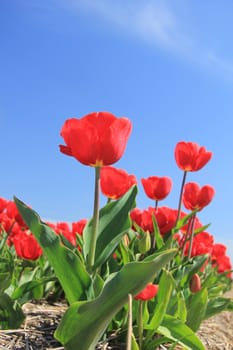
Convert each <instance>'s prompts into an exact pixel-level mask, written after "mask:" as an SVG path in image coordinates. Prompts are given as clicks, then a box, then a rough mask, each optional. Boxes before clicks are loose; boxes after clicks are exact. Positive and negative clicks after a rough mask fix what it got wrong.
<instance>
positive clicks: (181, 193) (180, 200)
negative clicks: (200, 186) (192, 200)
mask: <svg viewBox="0 0 233 350" xmlns="http://www.w3.org/2000/svg"><path fill="white" fill-rule="evenodd" d="M186 176H187V171H186V170H185V171H184V175H183V180H182V184H181V189H180V198H179V204H178V212H177V218H176V225H177V222H178V221H179V219H180V212H181V205H182V196H183V191H184V184H185V181H186ZM176 225H175V226H176Z"/></svg>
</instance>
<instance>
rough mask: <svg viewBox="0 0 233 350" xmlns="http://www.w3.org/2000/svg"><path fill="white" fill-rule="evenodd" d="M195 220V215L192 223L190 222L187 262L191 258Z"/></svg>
mask: <svg viewBox="0 0 233 350" xmlns="http://www.w3.org/2000/svg"><path fill="white" fill-rule="evenodd" d="M195 218H196V214H194V215H193V217H192V222H191V227H190V234H189V237H190V239H189V250H188V260H189V259H190V258H191V255H192V248H193V236H194V223H195Z"/></svg>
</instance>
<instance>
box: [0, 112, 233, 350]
mask: <svg viewBox="0 0 233 350" xmlns="http://www.w3.org/2000/svg"><path fill="white" fill-rule="evenodd" d="M131 132H132V123H131V121H130V120H129V119H128V118H125V117H120V118H118V117H116V116H115V115H113V114H112V113H109V112H93V113H90V114H88V115H85V116H84V117H82V118H80V119H77V118H71V119H67V120H66V121H65V122H64V124H63V126H62V128H61V132H60V135H61V137H62V139H63V140H64V144H62V145H60V146H59V148H60V152H61V157H63V156H69V157H73V158H74V159H75V160H77V161H78V162H80V163H81V164H83V165H84V166H88V167H90V171H93V172H94V193H93V198H94V200H93V208H92V209H93V215H92V217H91V218H77V221H76V222H72V223H67V222H57V223H51V222H47V221H44V220H43V218H41V217H40V215H39V213H37V212H36V211H35V210H34V209H33V208H31V207H30V206H28V205H27V204H26V203H24V201H23V198H18V197H17V193H16V194H15V197H14V198H11V199H9V198H0V237H1V238H0V252H1V254H0V329H1V330H8V329H17V328H19V327H21V326H22V325H23V324H24V322H25V313H24V307H23V306H24V305H25V304H26V303H30V302H34V301H36V300H37V301H39V300H43V301H47V302H48V303H49V302H51V301H52V302H56V301H59V302H61V301H62V302H63V305H65V312H64V313H63V315H62V317H61V320H60V321H59V324H58V326H57V328H56V330H55V331H54V334H53V337H54V339H55V340H56V342H57V343H58V344H60V346H61V347H60V349H66V350H77V349H79V350H94V349H97V348H98V349H100V346H101V345H100V344H102V349H110V348H113V349H114V346H115V348H116V349H117V346H118V349H119V348H121V349H126V350H155V349H175V348H176V346H180V348H183V349H189V350H204V349H205V345H204V344H203V343H202V341H201V339H200V338H199V336H198V330H199V329H200V327H201V325H202V324H203V322H206V320H208V319H209V318H211V317H212V316H214V315H217V314H220V313H221V312H223V311H230V312H232V311H233V300H232V298H231V297H228V296H226V293H227V292H228V291H230V290H231V289H232V262H231V260H230V258H229V256H228V255H227V247H226V246H225V245H224V244H222V243H221V242H216V241H215V237H214V236H213V235H212V234H211V226H210V225H209V223H202V222H201V221H200V219H199V212H200V211H203V210H205V207H206V206H208V205H209V204H210V203H211V201H212V200H214V195H215V190H214V188H213V187H212V186H211V185H204V186H201V185H200V184H198V183H197V182H189V178H188V177H189V176H190V173H192V179H193V178H194V179H195V172H197V171H201V169H202V168H203V167H205V166H206V165H207V164H208V162H210V161H211V159H212V156H213V154H212V152H211V151H208V150H206V148H205V147H204V146H200V145H198V144H197V143H195V142H191V141H179V142H178V143H177V144H176V145H174V164H175V166H177V167H178V168H179V169H180V174H181V177H180V192H179V193H178V194H177V207H176V208H171V207H168V206H164V205H163V200H164V199H165V198H167V196H169V194H170V193H171V191H172V189H173V180H172V178H170V177H168V176H157V174H151V176H150V177H148V178H142V179H138V178H137V175H136V174H129V173H128V172H127V171H126V170H124V169H118V168H116V167H115V165H114V166H113V164H115V163H116V162H117V161H118V160H119V159H120V158H121V157H122V156H123V154H124V152H126V148H127V141H128V139H129V137H130V134H131ZM206 181H207V182H208V179H206ZM139 182H140V183H141V184H142V187H143V190H144V191H145V194H146V196H147V198H148V207H147V208H139V207H138V206H137V196H138V183H139ZM100 195H103V196H105V197H106V204H105V205H104V206H103V207H100ZM119 344H120V345H119ZM107 346H109V347H107ZM119 346H121V347H119ZM25 349H26V347H25Z"/></svg>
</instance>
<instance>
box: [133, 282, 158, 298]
mask: <svg viewBox="0 0 233 350" xmlns="http://www.w3.org/2000/svg"><path fill="white" fill-rule="evenodd" d="M158 290H159V286H158V285H157V284H152V283H149V284H147V286H146V287H145V288H144V289H143V290H142V291H141V292H140V293H138V294H137V295H136V296H135V297H134V299H135V300H143V301H145V300H150V299H152V298H154V297H155V296H156V295H157V293H158Z"/></svg>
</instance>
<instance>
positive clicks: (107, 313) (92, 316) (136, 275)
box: [55, 249, 176, 350]
mask: <svg viewBox="0 0 233 350" xmlns="http://www.w3.org/2000/svg"><path fill="white" fill-rule="evenodd" d="M175 253H176V250H174V249H171V250H168V251H163V252H161V253H160V255H158V256H157V257H156V258H155V259H154V260H152V261H149V262H144V261H141V262H132V263H128V264H126V265H125V266H123V268H122V269H121V270H120V271H119V272H117V273H114V274H112V275H110V276H109V278H108V280H107V281H106V282H105V285H104V287H103V290H102V292H101V294H100V295H99V296H98V297H97V298H96V299H94V300H91V301H86V302H85V301H81V302H75V303H73V304H72V305H71V306H70V307H69V309H68V310H67V311H66V313H65V314H64V316H63V318H62V320H61V323H60V325H59V326H58V328H57V330H56V332H55V337H56V338H57V339H58V340H59V341H60V342H61V343H62V344H63V345H64V346H65V348H66V350H76V349H79V350H93V349H94V348H95V346H96V343H97V342H98V340H99V338H100V337H101V336H102V334H103V333H104V331H105V329H106V328H107V326H108V324H109V323H110V321H111V320H112V318H113V317H114V315H115V314H116V313H117V312H118V311H119V310H120V309H121V308H122V307H123V306H124V305H125V304H126V303H127V300H128V294H132V295H136V294H137V293H139V292H140V291H141V290H142V289H143V288H144V287H145V286H146V284H147V283H149V282H150V281H151V280H153V279H154V277H155V275H156V274H157V273H158V272H159V271H160V270H161V268H162V267H163V266H164V265H166V264H167V263H168V262H169V261H170V260H171V259H172V258H173V256H174V255H175Z"/></svg>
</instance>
